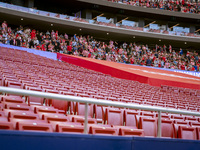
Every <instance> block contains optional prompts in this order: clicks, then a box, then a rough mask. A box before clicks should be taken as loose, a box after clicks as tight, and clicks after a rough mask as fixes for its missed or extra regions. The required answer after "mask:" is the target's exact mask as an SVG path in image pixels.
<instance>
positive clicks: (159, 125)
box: [157, 111, 162, 138]
mask: <svg viewBox="0 0 200 150" xmlns="http://www.w3.org/2000/svg"><path fill="white" fill-rule="evenodd" d="M161 136H162V130H161V111H158V131H157V137H159V138H160V137H161Z"/></svg>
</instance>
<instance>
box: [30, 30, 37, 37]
mask: <svg viewBox="0 0 200 150" xmlns="http://www.w3.org/2000/svg"><path fill="white" fill-rule="evenodd" d="M35 36H36V31H35V30H32V32H31V39H35Z"/></svg>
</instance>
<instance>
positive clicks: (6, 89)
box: [0, 86, 200, 137]
mask: <svg viewBox="0 0 200 150" xmlns="http://www.w3.org/2000/svg"><path fill="white" fill-rule="evenodd" d="M0 92H2V93H9V94H15V95H23V96H35V97H42V98H47V99H57V100H63V101H73V102H80V103H85V123H84V133H87V124H88V104H97V105H103V106H114V107H119V108H131V109H140V110H149V111H157V112H158V137H161V112H166V113H173V114H183V115H192V116H200V113H198V112H192V111H185V110H178V109H172V108H164V107H158V106H147V105H138V104H132V103H123V102H113V101H107V100H101V99H94V98H84V97H76V96H69V95H61V94H54V93H45V92H38V91H31V90H24V89H16V88H9V87H3V86H0Z"/></svg>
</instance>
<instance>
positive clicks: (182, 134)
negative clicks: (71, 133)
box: [178, 126, 197, 140]
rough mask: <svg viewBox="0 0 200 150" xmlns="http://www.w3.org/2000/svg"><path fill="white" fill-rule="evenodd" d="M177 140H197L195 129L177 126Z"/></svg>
mask: <svg viewBox="0 0 200 150" xmlns="http://www.w3.org/2000/svg"><path fill="white" fill-rule="evenodd" d="M178 138H180V139H188V140H197V132H196V129H195V128H194V127H188V126H179V128H178Z"/></svg>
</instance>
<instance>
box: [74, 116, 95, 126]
mask: <svg viewBox="0 0 200 150" xmlns="http://www.w3.org/2000/svg"><path fill="white" fill-rule="evenodd" d="M72 122H79V123H84V122H85V117H83V116H75V115H74V116H73V117H72ZM88 123H90V124H97V120H96V119H95V118H88Z"/></svg>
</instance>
